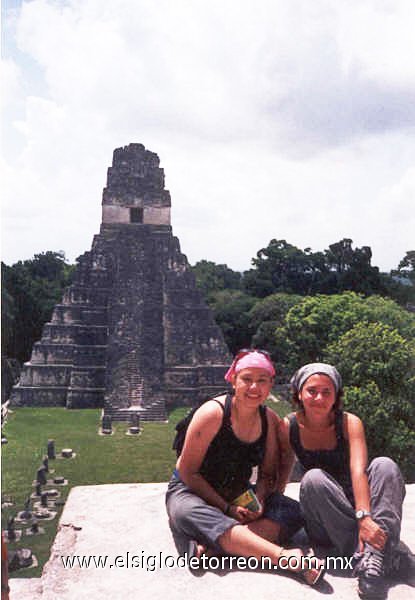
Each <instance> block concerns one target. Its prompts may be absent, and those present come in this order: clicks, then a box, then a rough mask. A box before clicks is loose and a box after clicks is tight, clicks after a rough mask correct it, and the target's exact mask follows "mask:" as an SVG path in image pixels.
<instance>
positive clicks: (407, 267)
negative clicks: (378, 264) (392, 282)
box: [392, 250, 415, 285]
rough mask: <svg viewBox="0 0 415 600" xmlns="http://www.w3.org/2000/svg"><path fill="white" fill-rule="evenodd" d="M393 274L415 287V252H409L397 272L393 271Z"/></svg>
mask: <svg viewBox="0 0 415 600" xmlns="http://www.w3.org/2000/svg"><path fill="white" fill-rule="evenodd" d="M392 273H393V274H394V275H399V276H400V277H404V278H405V279H408V280H409V281H411V282H412V284H413V285H415V250H408V252H407V253H406V254H405V256H404V257H403V259H402V260H401V261H400V263H399V265H398V268H397V269H396V271H392Z"/></svg>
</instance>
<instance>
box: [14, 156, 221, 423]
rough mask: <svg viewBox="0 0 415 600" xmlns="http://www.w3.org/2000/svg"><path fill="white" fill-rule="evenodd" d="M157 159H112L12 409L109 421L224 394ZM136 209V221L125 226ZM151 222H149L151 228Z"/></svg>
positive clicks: (152, 415)
mask: <svg viewBox="0 0 415 600" xmlns="http://www.w3.org/2000/svg"><path fill="white" fill-rule="evenodd" d="M170 203H171V201H170V194H169V192H168V191H167V190H165V189H164V173H163V170H162V169H160V168H159V159H158V157H157V155H155V154H154V153H152V152H149V151H147V150H145V148H144V146H142V145H141V144H130V145H129V146H126V147H124V148H118V149H117V150H115V151H114V160H113V166H112V167H110V168H109V170H108V180H107V187H106V188H105V189H104V192H103V202H102V205H103V222H102V224H101V229H100V233H99V234H98V235H96V236H94V240H93V244H92V248H91V251H89V252H85V253H84V254H83V255H82V256H80V257H79V258H78V265H77V268H76V271H75V275H74V281H73V284H72V285H71V286H70V287H69V288H68V289H67V290H66V291H65V294H64V297H63V299H62V302H61V304H59V305H57V306H56V307H55V309H54V311H53V315H52V318H51V321H50V323H47V324H46V325H45V326H44V328H43V333H42V338H41V340H40V341H39V342H36V343H35V345H34V347H33V351H32V356H31V360H30V361H29V363H26V364H25V365H24V368H23V371H22V374H21V378H20V381H19V383H18V384H17V386H15V387H14V390H13V393H12V397H11V400H12V404H14V405H25V406H31V405H33V406H66V407H68V408H81V407H98V406H104V407H105V411H106V412H107V413H108V414H111V415H112V416H113V417H114V418H117V415H118V417H119V418H122V415H124V416H126V415H127V413H126V411H128V410H130V409H132V408H136V409H138V410H140V411H141V414H142V418H144V419H146V418H147V419H149V420H150V419H164V418H165V416H166V407H167V406H168V405H172V404H173V405H176V404H183V403H185V404H194V403H195V402H197V401H199V400H201V399H203V398H205V397H207V396H208V395H211V394H214V393H217V392H219V391H223V390H224V389H225V383H224V380H223V375H224V373H225V371H226V368H227V364H228V363H229V360H230V356H229V353H228V350H227V347H226V345H225V342H224V340H223V336H222V333H221V331H220V329H219V327H218V326H217V325H216V323H215V321H214V319H213V316H212V314H211V312H210V310H209V309H208V307H207V306H206V304H205V302H204V300H203V298H202V295H201V293H200V292H199V291H198V290H197V288H196V284H195V278H194V275H193V273H192V271H191V269H190V267H189V264H188V262H187V259H186V256H185V255H184V254H182V253H181V250H180V244H179V241H178V239H177V238H175V237H174V236H173V234H172V230H171V226H170ZM132 209H133V210H134V209H138V212H137V213H136V214H138V216H139V217H140V218H141V219H142V220H141V222H131V218H132V216H131V215H132V212H131V210H132ZM153 221H156V222H155V223H154V222H153Z"/></svg>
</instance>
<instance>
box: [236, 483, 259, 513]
mask: <svg viewBox="0 0 415 600" xmlns="http://www.w3.org/2000/svg"><path fill="white" fill-rule="evenodd" d="M232 504H234V505H235V506H243V507H244V508H247V509H248V510H251V511H252V512H258V511H259V510H261V504H260V503H259V500H258V498H257V497H256V495H255V492H254V490H252V489H251V488H249V489H247V490H246V492H243V493H242V494H241V495H240V496H238V497H237V498H235V500H233V501H232Z"/></svg>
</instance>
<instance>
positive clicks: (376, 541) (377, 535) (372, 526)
mask: <svg viewBox="0 0 415 600" xmlns="http://www.w3.org/2000/svg"><path fill="white" fill-rule="evenodd" d="M387 538H388V536H387V534H386V533H385V532H384V531H383V529H382V528H381V527H379V525H378V524H377V523H375V521H374V520H373V519H372V518H371V517H363V519H361V520H360V521H359V550H360V551H361V552H363V547H364V543H365V542H366V543H368V544H370V545H371V546H373V548H375V549H376V550H383V548H384V547H385V544H386V540H387Z"/></svg>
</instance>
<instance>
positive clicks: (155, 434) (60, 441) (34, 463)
mask: <svg viewBox="0 0 415 600" xmlns="http://www.w3.org/2000/svg"><path fill="white" fill-rule="evenodd" d="M269 405H270V406H271V407H272V408H273V409H274V410H276V412H278V413H279V414H281V415H283V414H286V412H287V411H288V409H287V405H286V404H285V403H283V402H281V403H277V404H276V403H274V402H272V403H269ZM187 410H188V408H186V407H184V408H176V409H175V410H173V411H172V412H171V413H170V415H169V422H168V423H142V429H143V430H142V432H141V434H140V435H139V436H137V437H136V436H127V435H125V432H126V430H127V427H128V424H124V423H114V427H113V430H114V434H113V435H111V436H100V435H98V429H99V424H100V423H99V421H100V412H101V411H100V410H99V409H97V410H90V409H83V410H66V409H64V408H18V409H13V412H12V413H9V416H8V420H7V423H6V425H5V426H4V429H3V433H4V434H5V436H6V437H7V439H8V444H5V445H3V446H2V498H3V496H4V495H9V496H11V499H12V501H13V503H14V505H13V506H12V507H10V508H5V509H3V510H2V529H5V528H6V525H7V520H8V519H9V518H10V517H11V516H15V515H16V513H17V512H18V511H20V510H23V507H24V502H25V500H26V498H27V497H28V496H29V495H30V494H31V493H32V492H33V491H34V488H32V481H33V480H34V479H36V471H37V469H38V468H39V467H40V465H41V462H42V459H43V456H44V455H45V454H46V450H47V441H48V439H54V440H55V448H56V453H57V454H58V453H59V452H60V450H61V449H62V448H72V449H73V451H74V452H75V453H76V457H75V458H74V459H62V460H50V461H49V469H54V471H55V472H54V473H53V474H50V473H48V479H49V478H53V476H55V475H63V476H64V477H65V479H68V481H69V484H68V485H67V486H65V487H60V486H53V487H55V488H56V489H58V490H59V491H60V492H61V494H62V497H63V498H64V499H65V498H66V497H67V495H68V493H69V491H70V489H71V488H72V487H74V486H78V485H96V484H105V483H137V482H141V483H147V482H158V481H168V479H169V478H170V475H171V472H172V469H173V467H174V463H175V458H176V457H175V453H174V451H173V450H172V449H171V445H172V440H173V438H174V427H175V425H176V423H177V422H178V421H179V420H180V419H181V418H182V417H183V416H184V415H185V414H186V412H187ZM61 512H62V508H60V509H59V510H58V515H57V516H56V517H55V519H54V520H53V521H45V522H42V523H40V526H41V527H43V528H44V529H45V531H46V533H45V534H44V535H38V536H32V537H27V536H23V537H22V539H21V540H20V542H18V543H11V544H8V548H9V549H10V550H13V549H14V548H23V547H26V548H30V549H31V550H32V551H33V553H34V554H35V555H36V557H37V559H38V561H39V566H38V567H36V568H31V569H22V570H19V571H17V572H14V573H11V574H10V576H11V577H39V576H40V575H41V571H42V568H43V565H44V564H45V562H46V561H47V560H48V558H49V554H50V547H51V544H52V542H53V540H54V538H55V535H56V529H57V524H58V521H59V518H60V514H61ZM26 527H27V526H24V527H22V526H21V525H20V524H16V529H21V528H26Z"/></svg>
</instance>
